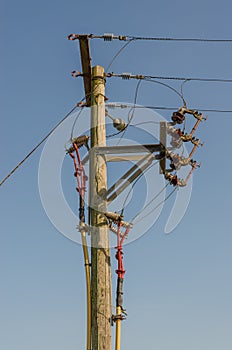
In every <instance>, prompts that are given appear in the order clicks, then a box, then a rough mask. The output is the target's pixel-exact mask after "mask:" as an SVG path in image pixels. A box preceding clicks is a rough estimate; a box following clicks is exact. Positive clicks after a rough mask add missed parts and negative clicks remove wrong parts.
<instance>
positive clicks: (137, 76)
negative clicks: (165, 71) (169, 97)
mask: <svg viewBox="0 0 232 350" xmlns="http://www.w3.org/2000/svg"><path fill="white" fill-rule="evenodd" d="M107 77H108V78H111V77H115V78H122V79H124V80H129V79H137V80H140V79H141V80H143V79H159V80H177V81H183V80H184V81H200V82H213V83H232V79H224V78H202V77H198V78H195V77H173V76H170V77H168V76H158V75H143V74H135V75H133V74H130V73H122V74H117V73H113V72H112V73H108V75H107Z"/></svg>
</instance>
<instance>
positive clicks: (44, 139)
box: [0, 103, 79, 186]
mask: <svg viewBox="0 0 232 350" xmlns="http://www.w3.org/2000/svg"><path fill="white" fill-rule="evenodd" d="M78 105H79V103H77V104H76V105H75V106H74V107H73V108H72V109H71V110H70V111H69V112H68V113H67V114H66V115H65V116H64V117H63V118H62V119H61V120H60V121H59V123H57V124H56V125H55V126H54V127H53V128H52V130H50V131H49V132H48V133H47V135H45V136H44V137H43V138H42V140H41V141H40V142H39V143H38V144H37V145H36V146H35V147H34V148H33V149H32V150H31V151H30V152H29V153H28V154H27V155H26V156H25V157H24V158H23V159H22V160H21V161H20V162H19V163H18V164H17V165H16V166H15V167H14V168H13V169H12V170H11V171H10V172H9V174H8V175H7V176H6V177H5V178H4V179H3V180H2V181H1V182H0V186H2V185H3V184H4V182H6V180H8V179H9V177H10V176H11V175H13V174H14V172H15V171H16V170H17V169H18V168H20V166H21V165H22V164H23V163H24V162H25V161H26V160H27V159H28V158H29V157H30V156H31V155H32V154H33V153H34V152H35V151H36V150H37V149H38V148H39V146H41V145H42V143H44V141H46V140H47V138H48V137H49V136H50V135H51V134H52V133H53V131H55V130H56V129H57V128H58V127H59V126H60V124H62V123H63V122H64V121H65V119H67V118H68V117H69V116H70V114H71V113H73V112H74V111H75V109H76V108H77V107H78Z"/></svg>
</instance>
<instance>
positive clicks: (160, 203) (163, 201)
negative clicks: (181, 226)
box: [132, 183, 178, 224]
mask: <svg viewBox="0 0 232 350" xmlns="http://www.w3.org/2000/svg"><path fill="white" fill-rule="evenodd" d="M168 185H170V184H169V183H167V184H166V185H165V186H164V188H163V189H161V191H160V192H159V193H158V194H157V195H156V196H155V197H154V198H153V199H151V200H150V202H149V203H148V204H147V205H146V206H145V207H144V208H143V210H142V211H141V212H139V213H137V214H136V215H135V216H134V217H133V219H132V222H133V223H134V224H135V223H136V221H135V219H136V218H137V217H138V216H139V215H140V214H141V213H142V212H143V211H144V210H145V209H146V208H147V207H148V206H149V205H150V204H151V203H152V202H153V201H154V200H155V199H156V198H157V197H158V195H159V194H160V193H161V192H163V191H164V189H165V188H166V187H167V186H168ZM177 188H178V187H175V188H174V189H173V190H172V192H170V193H169V195H168V196H166V197H165V198H164V200H162V201H161V202H159V203H158V204H157V205H156V206H155V208H153V209H152V210H150V211H149V212H148V213H147V214H146V215H144V216H143V217H142V218H139V222H141V221H142V220H144V219H145V218H146V217H147V216H149V215H150V214H151V213H153V212H154V211H155V210H156V209H158V208H159V207H160V206H161V205H162V204H163V203H165V202H166V201H167V200H168V199H169V198H170V197H171V196H172V195H173V194H174V192H175V191H176V190H177Z"/></svg>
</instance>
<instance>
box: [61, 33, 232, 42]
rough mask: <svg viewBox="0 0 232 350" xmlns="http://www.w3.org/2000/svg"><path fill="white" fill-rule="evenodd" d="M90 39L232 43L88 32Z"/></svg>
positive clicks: (71, 38)
mask: <svg viewBox="0 0 232 350" xmlns="http://www.w3.org/2000/svg"><path fill="white" fill-rule="evenodd" d="M81 36H82V34H70V35H69V36H68V39H69V40H76V39H79V38H80V37H81ZM87 37H88V38H89V39H104V41H112V40H120V41H130V40H138V41H139V40H141V41H180V42H181V41H182V42H203V43H232V39H217V38H173V37H146V36H132V35H114V34H112V33H105V34H104V35H94V34H88V35H87Z"/></svg>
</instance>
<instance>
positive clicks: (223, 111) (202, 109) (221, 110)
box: [106, 103, 232, 113]
mask: <svg viewBox="0 0 232 350" xmlns="http://www.w3.org/2000/svg"><path fill="white" fill-rule="evenodd" d="M106 106H107V107H108V108H122V109H123V108H131V105H126V104H115V103H114V104H113V103H107V104H106ZM133 108H148V109H157V110H167V111H172V110H175V111H176V110H178V109H179V107H164V106H134V107H133ZM190 109H193V110H200V111H202V112H212V113H232V109H210V108H190Z"/></svg>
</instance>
